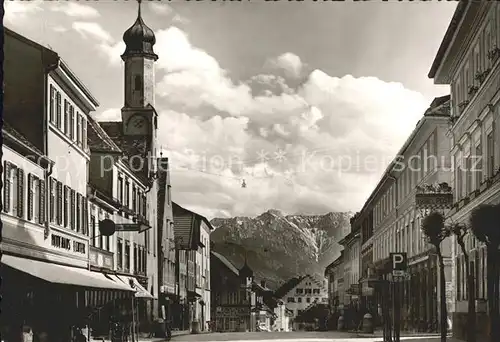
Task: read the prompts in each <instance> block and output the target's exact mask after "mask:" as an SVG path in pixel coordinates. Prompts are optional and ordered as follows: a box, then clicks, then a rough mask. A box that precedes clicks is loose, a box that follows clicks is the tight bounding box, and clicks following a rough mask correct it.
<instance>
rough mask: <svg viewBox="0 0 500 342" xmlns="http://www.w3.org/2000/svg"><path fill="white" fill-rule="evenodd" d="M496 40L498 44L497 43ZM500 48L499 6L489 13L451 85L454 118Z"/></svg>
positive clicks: (460, 111) (472, 93) (474, 91)
mask: <svg viewBox="0 0 500 342" xmlns="http://www.w3.org/2000/svg"><path fill="white" fill-rule="evenodd" d="M497 39H498V43H497ZM498 46H500V6H497V8H496V12H495V10H493V11H491V12H490V13H489V15H488V18H486V25H485V27H484V29H483V31H482V32H480V33H479V35H478V37H477V40H476V41H475V43H474V45H473V46H472V48H471V50H470V51H469V53H468V56H467V57H466V58H465V61H464V64H463V66H462V69H461V70H460V71H459V72H458V73H457V75H456V78H455V80H454V81H453V83H452V86H451V87H452V102H453V110H454V116H459V115H460V114H461V113H462V111H463V110H464V109H465V107H466V106H467V103H468V101H470V99H472V97H473V96H474V94H475V93H476V91H477V89H478V88H479V86H480V85H481V83H482V81H483V80H484V78H485V76H486V74H485V73H486V72H487V70H488V69H490V68H491V67H492V66H493V59H492V58H491V57H492V53H493V52H494V50H495V48H497V47H498Z"/></svg>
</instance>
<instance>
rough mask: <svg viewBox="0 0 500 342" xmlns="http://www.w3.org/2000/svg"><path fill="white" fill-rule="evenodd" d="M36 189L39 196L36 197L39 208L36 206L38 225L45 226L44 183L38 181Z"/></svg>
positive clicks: (41, 180) (40, 180)
mask: <svg viewBox="0 0 500 342" xmlns="http://www.w3.org/2000/svg"><path fill="white" fill-rule="evenodd" d="M38 185H39V186H38V188H39V193H40V196H39V197H38V200H39V206H38V223H40V224H45V220H46V217H45V212H46V211H45V196H46V193H45V181H44V180H43V179H39V180H38Z"/></svg>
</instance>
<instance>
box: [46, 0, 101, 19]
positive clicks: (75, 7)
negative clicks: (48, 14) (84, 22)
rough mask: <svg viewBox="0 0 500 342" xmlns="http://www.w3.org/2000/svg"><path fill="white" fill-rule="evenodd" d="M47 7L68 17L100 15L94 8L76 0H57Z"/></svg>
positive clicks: (95, 16) (94, 16)
mask: <svg viewBox="0 0 500 342" xmlns="http://www.w3.org/2000/svg"><path fill="white" fill-rule="evenodd" d="M49 9H50V10H51V11H53V12H61V13H63V14H65V15H67V16H70V17H79V18H97V17H99V16H100V14H99V12H98V11H97V10H96V9H95V8H93V7H90V6H87V5H82V4H79V3H77V2H59V3H55V4H53V5H52V6H50V7H49Z"/></svg>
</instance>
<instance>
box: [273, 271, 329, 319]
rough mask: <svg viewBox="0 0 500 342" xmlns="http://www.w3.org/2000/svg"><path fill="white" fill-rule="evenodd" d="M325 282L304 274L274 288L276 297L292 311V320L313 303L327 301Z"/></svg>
mask: <svg viewBox="0 0 500 342" xmlns="http://www.w3.org/2000/svg"><path fill="white" fill-rule="evenodd" d="M325 285H326V282H325V281H323V279H321V280H318V279H316V278H315V277H313V276H310V275H306V276H303V277H300V278H292V279H291V280H289V281H288V282H286V283H285V284H283V285H282V286H281V288H279V289H278V290H276V292H275V294H276V297H278V298H279V299H281V300H283V301H284V302H285V305H286V308H287V309H288V310H290V311H291V312H292V313H293V316H292V320H293V319H294V318H296V317H297V316H298V315H299V314H300V313H301V312H302V311H304V310H306V309H307V308H308V307H310V306H311V305H313V304H314V303H328V292H327V286H325Z"/></svg>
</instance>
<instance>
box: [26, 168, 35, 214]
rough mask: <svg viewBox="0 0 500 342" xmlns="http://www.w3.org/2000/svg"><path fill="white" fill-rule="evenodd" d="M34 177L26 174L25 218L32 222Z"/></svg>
mask: <svg viewBox="0 0 500 342" xmlns="http://www.w3.org/2000/svg"><path fill="white" fill-rule="evenodd" d="M34 184H35V177H34V176H33V174H31V173H29V174H28V208H27V210H28V213H27V218H28V220H29V221H31V220H33V201H34V197H35V186H34Z"/></svg>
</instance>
